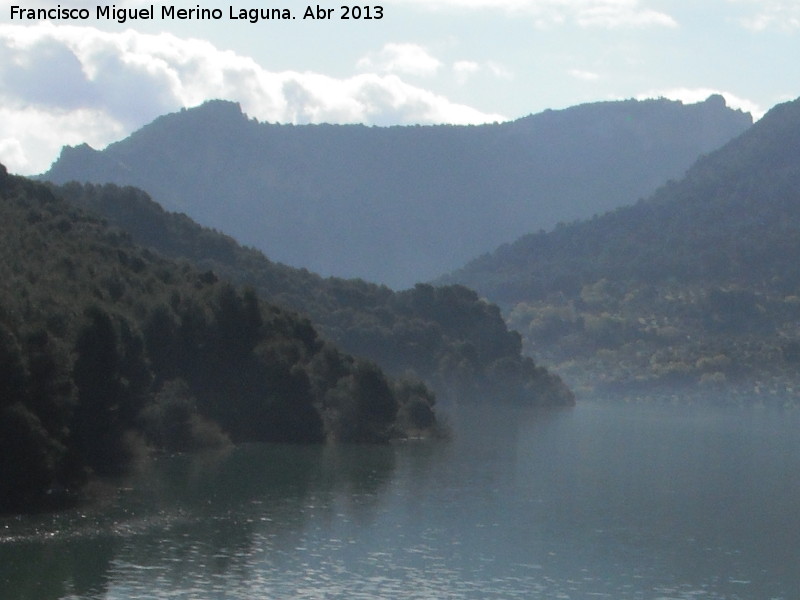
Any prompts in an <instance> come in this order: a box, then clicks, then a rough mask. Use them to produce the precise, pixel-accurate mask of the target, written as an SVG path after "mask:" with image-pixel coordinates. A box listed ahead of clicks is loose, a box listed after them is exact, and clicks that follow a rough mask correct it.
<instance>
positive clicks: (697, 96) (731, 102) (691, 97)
mask: <svg viewBox="0 0 800 600" xmlns="http://www.w3.org/2000/svg"><path fill="white" fill-rule="evenodd" d="M712 94H719V95H720V96H722V97H723V98H725V104H727V105H728V106H730V107H731V108H734V109H738V110H742V111H744V112H749V113H750V114H751V115H752V116H753V119H754V120H758V119H760V118H761V117H763V116H764V113H765V112H766V111H765V110H764V109H763V108H762V107H761V106H759V105H758V104H757V103H755V102H753V101H751V100H748V99H746V98H741V97H739V96H736V95H735V94H731V93H730V92H726V91H724V90H716V89H711V88H671V89H664V90H651V91H649V92H646V93H644V94H639V95H638V96H637V99H639V100H644V99H646V98H667V99H669V100H680V101H681V102H683V103H684V104H695V103H697V102H703V101H704V100H706V99H707V98H708V97H709V96H711V95H712Z"/></svg>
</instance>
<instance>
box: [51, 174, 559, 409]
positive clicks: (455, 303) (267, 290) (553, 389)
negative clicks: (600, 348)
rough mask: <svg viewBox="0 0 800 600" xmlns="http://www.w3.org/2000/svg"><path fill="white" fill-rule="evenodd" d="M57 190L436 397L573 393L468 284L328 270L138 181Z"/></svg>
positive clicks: (527, 398) (543, 400) (546, 401)
mask: <svg viewBox="0 0 800 600" xmlns="http://www.w3.org/2000/svg"><path fill="white" fill-rule="evenodd" d="M54 192H55V193H56V194H57V195H59V196H61V197H63V198H65V199H67V200H68V201H69V202H71V203H72V204H74V205H77V206H80V207H82V208H85V209H87V210H89V211H92V212H94V213H96V214H99V215H102V216H103V217H105V218H106V219H108V220H109V222H110V223H112V224H114V225H117V226H119V227H121V228H122V229H124V230H125V231H126V232H128V233H130V235H131V236H132V237H133V239H134V240H135V241H136V242H137V243H140V244H142V245H144V246H147V247H150V248H154V249H157V250H158V251H159V252H162V253H164V254H166V255H169V256H172V257H175V258H185V259H187V260H190V261H192V262H193V263H194V264H195V265H197V266H198V267H199V268H201V269H202V270H206V269H212V270H213V271H214V272H215V273H217V274H219V275H221V276H224V277H226V278H230V279H231V280H233V281H238V282H240V283H246V284H248V285H251V286H253V287H254V288H255V289H256V290H257V291H258V293H259V294H260V295H261V296H262V297H263V298H266V299H268V300H269V301H270V302H274V303H276V304H278V305H280V306H283V307H287V308H290V309H292V310H296V311H300V312H302V313H303V314H305V315H307V316H308V317H309V318H310V319H311V320H312V321H313V323H314V325H315V326H316V327H318V328H319V329H320V331H321V333H322V334H323V335H324V336H326V337H327V338H328V339H331V340H333V341H335V342H336V343H337V345H340V346H341V347H342V348H345V349H347V351H348V352H351V353H353V354H355V355H357V356H362V357H366V358H369V359H370V360H374V361H376V362H378V363H379V364H380V365H381V366H382V367H383V368H385V369H387V370H388V371H389V372H392V373H395V374H397V375H402V374H405V373H408V372H413V373H414V374H415V375H416V376H418V377H422V378H423V379H424V380H425V381H426V382H428V383H429V384H430V385H431V386H433V387H434V388H435V390H436V392H437V394H439V396H440V397H443V396H452V397H455V398H457V399H459V400H466V399H467V398H476V399H479V400H480V401H484V402H485V401H495V400H501V399H507V400H511V399H516V400H520V401H524V402H526V403H529V404H535V405H565V404H572V403H573V402H574V397H573V395H572V393H571V392H570V391H569V390H568V389H567V388H566V387H565V386H564V384H563V383H562V382H561V381H560V380H559V379H558V378H557V377H555V376H553V375H552V374H550V373H548V372H547V371H546V370H545V369H543V368H540V367H537V366H536V365H534V363H533V361H532V360H531V359H530V358H525V357H523V356H521V354H520V352H521V340H520V336H519V334H518V333H516V332H513V331H509V330H508V329H507V327H506V324H505V322H504V321H503V319H502V316H501V314H500V310H499V309H498V308H497V307H496V306H494V305H491V304H489V303H487V302H484V301H482V300H480V299H479V298H478V296H477V295H476V294H475V292H473V291H471V290H468V289H466V288H464V287H462V286H446V287H439V288H434V287H433V286H429V285H422V284H419V285H417V286H416V287H414V288H412V289H409V290H406V291H402V292H394V291H392V290H390V289H389V288H387V287H385V286H379V285H376V284H370V283H366V282H364V281H361V280H344V279H336V278H327V279H323V278H322V277H320V276H319V275H315V274H312V273H310V272H308V271H307V270H305V269H302V270H301V269H294V268H292V267H287V266H285V265H281V264H277V263H273V262H272V261H270V260H268V259H267V258H266V257H264V255H263V254H261V253H260V252H258V251H257V250H254V249H248V248H244V247H241V246H239V245H238V244H237V243H236V242H235V241H234V240H233V239H232V238H230V237H227V236H225V235H222V234H220V233H217V232H215V231H212V230H209V229H206V228H203V227H201V226H199V225H197V224H196V223H194V222H193V221H192V220H191V219H189V218H188V217H186V216H185V215H182V214H176V213H168V212H166V211H164V210H163V209H162V208H161V207H160V206H159V205H158V204H156V203H155V202H153V201H152V200H151V199H150V198H149V197H148V196H147V195H146V194H145V193H144V192H142V191H141V190H138V189H136V188H131V187H126V188H119V187H117V186H115V185H113V184H106V185H104V186H95V185H91V184H86V185H81V184H76V183H70V184H65V185H64V186H60V187H57V188H54Z"/></svg>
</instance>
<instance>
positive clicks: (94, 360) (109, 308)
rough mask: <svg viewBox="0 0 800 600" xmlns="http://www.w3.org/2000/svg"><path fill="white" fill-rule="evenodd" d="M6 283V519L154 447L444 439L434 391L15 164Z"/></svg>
mask: <svg viewBox="0 0 800 600" xmlns="http://www.w3.org/2000/svg"><path fill="white" fill-rule="evenodd" d="M0 281H2V287H0V511H9V510H21V511H27V510H33V509H36V508H38V507H47V506H57V505H60V504H62V503H63V502H65V501H67V500H69V499H72V498H74V497H76V495H77V493H78V490H80V488H81V487H82V486H83V484H85V483H86V482H87V481H88V480H89V479H91V478H92V477H93V476H98V475H99V476H115V475H120V474H123V473H125V472H126V470H127V469H128V468H129V467H130V466H131V464H133V463H134V462H135V461H136V459H137V457H139V456H142V455H143V454H144V453H146V452H148V451H149V450H150V449H161V450H167V451H175V450H177V451H180V450H195V449H199V448H206V447H209V446H220V445H224V444H228V443H230V442H234V443H237V442H246V441H281V442H322V441H325V440H338V441H342V442H386V441H388V440H390V439H392V438H398V437H403V436H405V435H408V434H413V435H418V434H420V433H425V432H428V433H431V432H433V431H434V430H435V429H436V418H435V414H434V411H433V402H434V397H433V394H432V393H431V392H430V391H429V390H428V389H427V388H426V387H425V386H424V385H423V384H422V383H420V382H419V381H416V380H411V379H395V380H392V379H389V378H387V377H386V376H385V374H384V373H383V372H382V371H381V370H380V369H379V368H378V367H377V366H376V365H375V364H374V363H372V362H368V361H364V360H358V359H355V358H353V357H351V356H349V355H347V354H344V353H342V352H340V351H339V350H337V348H336V347H334V346H333V345H331V344H330V343H328V342H326V341H324V340H323V339H322V338H321V337H320V336H318V335H317V332H316V331H315V329H314V327H313V326H312V325H311V323H309V321H308V320H306V319H304V318H301V317H298V316H297V315H295V314H293V313H289V312H287V311H285V310H282V309H280V308H277V307H275V306H274V305H272V304H267V303H266V302H264V301H262V300H260V299H259V298H258V297H257V295H256V293H255V292H254V291H253V290H252V289H249V290H248V289H244V290H243V289H240V288H238V287H235V286H234V285H232V284H230V283H227V282H225V281H223V280H221V279H219V278H218V276H217V275H215V274H214V273H212V272H211V271H200V270H198V269H196V268H194V267H192V266H191V265H189V263H187V262H176V261H174V260H168V259H165V258H162V257H160V256H159V255H157V254H155V253H154V252H152V251H151V250H148V249H144V248H142V247H140V246H137V245H135V244H134V243H132V242H131V240H130V237H129V236H128V235H126V234H124V233H123V232H122V231H120V230H119V229H112V228H110V227H109V226H108V225H107V224H106V223H105V222H104V221H102V220H101V219H99V218H97V217H94V216H89V215H88V214H87V213H85V212H83V211H81V210H79V209H77V208H75V207H74V206H70V205H68V204H67V203H66V202H64V201H62V200H60V199H57V198H56V197H55V196H53V194H52V193H51V191H50V189H48V187H46V186H45V185H44V184H40V183H34V182H31V181H29V180H27V179H23V178H20V177H13V176H10V175H8V174H7V172H6V169H5V168H4V167H2V166H0Z"/></svg>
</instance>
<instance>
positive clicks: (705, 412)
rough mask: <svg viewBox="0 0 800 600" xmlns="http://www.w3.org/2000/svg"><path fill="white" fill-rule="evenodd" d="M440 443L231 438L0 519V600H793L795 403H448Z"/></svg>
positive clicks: (799, 420)
mask: <svg viewBox="0 0 800 600" xmlns="http://www.w3.org/2000/svg"><path fill="white" fill-rule="evenodd" d="M449 420H450V422H451V423H452V426H453V430H454V437H453V440H451V441H448V442H419V443H417V442H414V443H404V444H398V445H394V446H389V447H378V448H375V447H367V446H355V447H347V446H341V447H325V448H323V447H309V446H244V447H241V448H237V449H235V450H234V451H232V452H231V453H229V454H227V455H225V456H219V457H216V458H212V459H209V458H208V457H206V458H202V459H201V458H192V457H187V456H178V457H173V458H164V459H159V460H156V461H154V462H153V463H152V464H151V465H150V466H149V467H148V468H147V469H145V471H144V472H142V473H140V474H139V475H137V477H136V478H134V480H133V481H131V482H130V483H129V485H127V486H126V489H125V490H123V491H120V492H113V493H110V494H109V495H108V497H107V498H104V499H102V500H101V501H98V503H97V504H96V505H94V506H91V507H85V508H83V509H81V510H79V511H72V512H66V513H62V514H59V515H49V516H48V515H44V516H36V517H25V518H19V519H16V518H6V519H3V520H2V521H0V540H1V541H0V597H2V598H4V599H5V598H8V599H9V600H24V599H28V598H37V599H42V600H64V599H69V600H88V599H91V600H130V599H133V598H135V599H153V600H162V599H164V600H166V599H181V600H183V599H186V600H188V599H190V598H191V599H193V600H194V599H209V600H216V599H219V600H222V599H225V600H239V599H242V600H244V599H247V600H250V599H252V598H297V599H300V600H306V599H308V600H317V599H320V600H322V599H324V600H334V599H340V598H341V599H343V600H344V599H347V600H352V599H355V600H359V599H375V598H381V599H398V600H399V599H411V600H447V599H454V600H455V599H464V600H470V599H475V600H478V599H480V600H485V599H489V600H493V599H496V600H500V599H512V600H513V599H516V598H525V599H533V600H537V599H542V600H545V599H546V600H551V599H558V598H562V599H568V600H584V599H595V598H613V599H615V600H634V599H641V600H697V599H699V598H702V599H703V600H723V599H724V600H737V599H740V600H751V599H767V600H769V599H775V600H792V599H793V598H794V596H793V594H794V592H795V591H796V590H797V589H800V576H798V574H797V569H796V566H797V565H798V564H800V541H798V539H797V532H798V531H800V517H798V515H797V514H796V513H797V511H796V510H795V502H796V498H797V497H798V493H799V492H800V440H798V439H797V438H798V436H796V435H795V433H796V431H798V430H800V429H798V425H799V424H800V416H798V414H796V412H793V411H783V412H778V411H773V412H771V411H768V410H756V409H697V408H690V407H676V406H610V405H608V406H607V405H584V406H579V407H577V408H575V409H573V410H566V411H556V412H550V413H541V412H536V411H532V410H525V409H513V408H510V407H502V406H495V407H492V408H491V409H489V410H487V409H478V408H475V407H458V408H454V409H452V410H451V414H450V416H449Z"/></svg>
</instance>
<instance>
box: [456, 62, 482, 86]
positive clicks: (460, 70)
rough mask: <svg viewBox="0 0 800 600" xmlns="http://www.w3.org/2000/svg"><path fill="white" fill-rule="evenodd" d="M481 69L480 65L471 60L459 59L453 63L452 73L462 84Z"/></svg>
mask: <svg viewBox="0 0 800 600" xmlns="http://www.w3.org/2000/svg"><path fill="white" fill-rule="evenodd" d="M480 70H481V66H480V65H479V64H478V63H476V62H474V61H471V60H459V61H456V62H455V63H453V73H454V74H455V76H456V81H458V83H459V84H464V83H466V82H467V81H469V79H470V78H472V76H473V75H476V74H477V73H479V72H480Z"/></svg>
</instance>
